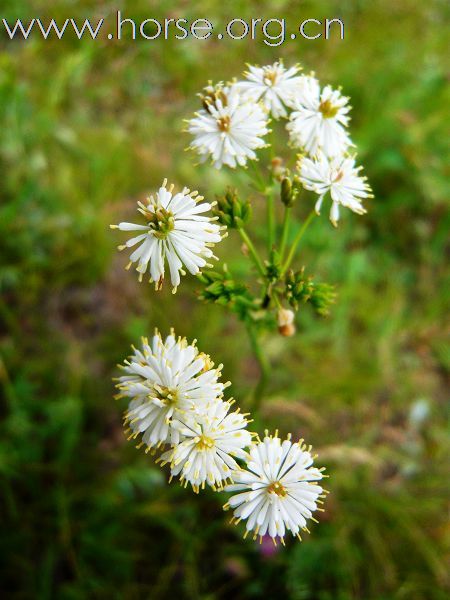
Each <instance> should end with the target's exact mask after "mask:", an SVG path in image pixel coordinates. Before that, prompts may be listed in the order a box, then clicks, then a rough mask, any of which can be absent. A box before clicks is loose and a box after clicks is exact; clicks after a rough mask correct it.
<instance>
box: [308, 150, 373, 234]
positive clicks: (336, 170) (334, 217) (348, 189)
mask: <svg viewBox="0 0 450 600" xmlns="http://www.w3.org/2000/svg"><path fill="white" fill-rule="evenodd" d="M297 168H298V170H299V172H300V180H301V182H302V184H303V185H304V187H305V188H306V189H307V190H311V191H313V192H315V193H316V194H318V195H319V199H318V200H317V202H316V212H317V214H319V213H320V209H321V206H322V201H323V198H324V196H325V194H326V193H327V192H330V195H331V200H332V205H331V211H330V221H331V222H332V223H333V225H334V226H335V227H336V226H337V223H338V221H339V205H341V206H345V207H346V208H349V209H350V210H352V211H353V212H355V213H357V214H358V215H363V214H364V213H365V212H366V209H365V208H364V207H363V205H362V200H364V199H365V198H372V197H373V195H372V193H371V188H370V185H369V184H368V183H367V181H366V177H363V176H361V175H360V174H359V171H360V170H361V168H362V167H355V158H354V157H351V156H348V157H342V156H341V157H336V158H332V159H329V158H327V157H326V156H324V155H319V156H318V157H317V158H316V159H314V160H311V159H309V158H304V157H301V158H300V160H299V162H298V165H297Z"/></svg>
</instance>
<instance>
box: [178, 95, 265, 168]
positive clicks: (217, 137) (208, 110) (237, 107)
mask: <svg viewBox="0 0 450 600" xmlns="http://www.w3.org/2000/svg"><path fill="white" fill-rule="evenodd" d="M201 98H202V101H203V107H204V108H203V109H202V110H200V111H199V112H197V113H196V114H195V116H194V117H193V118H192V119H191V120H190V121H188V128H187V129H188V131H189V133H191V134H193V136H194V141H193V142H192V144H191V148H193V149H194V150H195V151H196V152H197V153H198V154H200V155H201V156H202V157H203V158H204V160H206V159H207V157H208V156H210V157H211V160H212V162H213V164H214V166H215V167H216V168H217V169H220V168H221V167H222V166H223V165H228V166H229V167H232V168H235V167H236V166H237V165H240V166H244V165H245V164H246V163H247V160H249V159H250V160H254V159H255V158H256V153H255V150H257V149H258V148H262V147H264V146H265V142H264V140H263V139H262V138H263V136H264V135H266V133H268V131H269V130H268V129H267V116H266V114H265V113H264V111H263V109H262V108H261V106H260V105H259V104H257V103H256V102H254V101H253V100H251V99H249V100H245V101H244V100H243V98H242V97H241V96H240V94H239V92H238V90H237V88H236V86H235V85H232V86H226V87H224V86H223V85H222V84H219V85H217V86H215V87H212V86H208V87H207V88H205V92H204V94H203V95H201Z"/></svg>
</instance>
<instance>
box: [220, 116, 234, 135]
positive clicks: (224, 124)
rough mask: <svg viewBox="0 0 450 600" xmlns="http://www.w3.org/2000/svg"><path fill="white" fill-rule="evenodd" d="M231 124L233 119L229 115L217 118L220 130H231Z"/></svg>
mask: <svg viewBox="0 0 450 600" xmlns="http://www.w3.org/2000/svg"><path fill="white" fill-rule="evenodd" d="M230 125H231V119H230V117H229V116H228V115H227V116H225V117H220V119H217V127H218V128H219V131H224V132H227V131H230Z"/></svg>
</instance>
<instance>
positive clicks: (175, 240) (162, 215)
mask: <svg viewBox="0 0 450 600" xmlns="http://www.w3.org/2000/svg"><path fill="white" fill-rule="evenodd" d="M173 187H174V186H173V185H171V186H170V187H167V179H165V180H164V182H163V184H162V186H161V187H160V188H159V190H158V192H157V193H156V196H155V197H154V196H150V198H148V199H147V203H146V204H143V203H142V202H138V211H139V212H140V213H141V214H142V215H143V216H144V218H145V220H146V224H145V225H136V224H134V223H119V225H111V227H112V228H113V229H120V230H121V231H139V232H140V233H139V235H137V236H136V237H133V238H132V239H130V240H128V241H127V242H126V243H125V244H124V245H123V246H119V250H123V249H125V248H131V247H132V246H136V245H137V244H138V247H137V249H136V250H135V251H134V252H133V253H132V254H131V256H130V262H129V264H128V266H127V269H128V268H130V267H131V265H132V264H133V263H138V264H137V267H136V270H137V271H138V273H139V280H140V281H142V278H143V276H144V274H145V272H146V271H147V270H149V272H150V281H154V282H155V287H156V289H157V290H159V289H161V287H162V284H163V281H164V273H165V261H166V260H167V263H168V265H169V270H170V279H171V282H172V286H173V291H174V292H175V291H176V289H177V287H178V285H179V283H180V273H181V274H182V275H184V271H183V265H184V266H185V267H186V268H187V270H188V271H189V272H190V273H192V274H193V275H196V274H197V273H199V272H200V269H201V268H202V267H204V266H207V262H206V260H205V259H208V258H212V257H213V258H215V257H214V254H213V252H212V250H211V247H212V246H214V244H215V243H217V242H220V240H221V238H222V236H221V233H220V231H221V228H220V226H219V225H217V224H216V223H214V222H213V219H212V218H210V217H206V216H203V215H202V214H201V213H205V212H207V211H208V210H210V209H211V206H212V205H211V204H210V203H209V202H203V203H201V201H202V200H203V196H199V195H198V192H191V191H189V189H188V188H183V190H182V191H181V192H178V193H177V194H173Z"/></svg>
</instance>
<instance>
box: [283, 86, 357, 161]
mask: <svg viewBox="0 0 450 600" xmlns="http://www.w3.org/2000/svg"><path fill="white" fill-rule="evenodd" d="M348 100H349V99H348V98H346V97H345V96H342V95H341V93H340V92H339V91H338V90H333V88H331V87H330V86H329V85H327V86H326V87H324V88H323V90H322V91H321V89H320V85H319V82H318V81H317V79H315V77H312V76H303V77H302V84H301V86H300V89H299V91H297V92H296V95H295V98H294V99H293V101H294V105H293V107H294V111H293V112H292V113H291V115H290V120H289V123H288V124H287V125H286V128H287V130H288V131H289V134H290V139H291V143H292V145H293V146H295V147H299V148H302V149H304V150H305V151H306V152H307V153H308V154H311V156H316V155H317V153H318V152H319V151H321V152H323V153H324V154H326V155H327V156H337V155H339V154H343V152H345V150H346V149H347V148H348V147H349V146H352V145H353V144H352V142H351V140H350V138H349V136H348V134H347V132H346V130H345V127H346V126H347V125H348V122H349V117H348V116H347V113H348V112H349V110H350V107H349V106H348V104H347V103H348Z"/></svg>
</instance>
